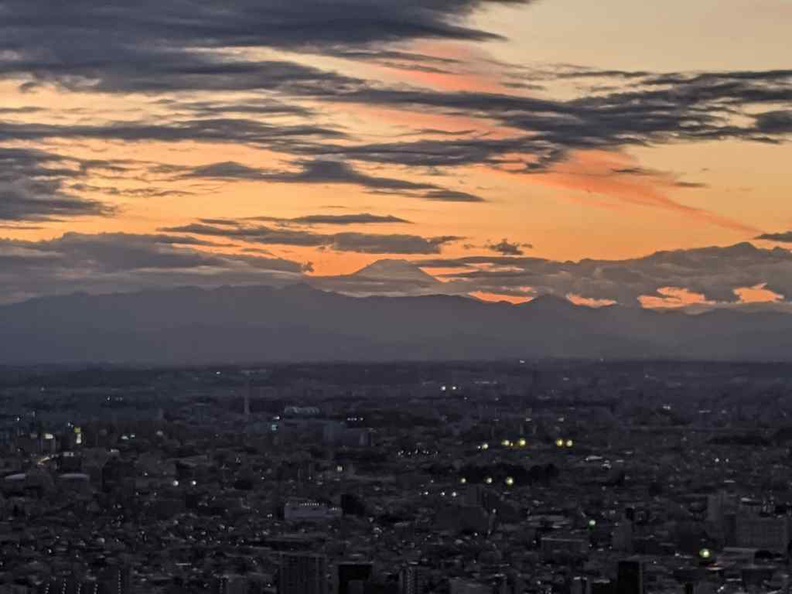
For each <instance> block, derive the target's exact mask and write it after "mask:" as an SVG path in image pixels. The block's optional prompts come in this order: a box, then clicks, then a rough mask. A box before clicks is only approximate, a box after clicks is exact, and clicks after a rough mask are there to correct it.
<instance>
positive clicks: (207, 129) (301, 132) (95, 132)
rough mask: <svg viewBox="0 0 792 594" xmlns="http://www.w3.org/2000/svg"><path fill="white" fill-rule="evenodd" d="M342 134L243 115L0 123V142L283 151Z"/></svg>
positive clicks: (335, 131) (341, 134)
mask: <svg viewBox="0 0 792 594" xmlns="http://www.w3.org/2000/svg"><path fill="white" fill-rule="evenodd" d="M343 136H344V134H343V133H341V132H339V131H337V130H333V129H330V128H324V127H321V126H313V125H294V126H289V125H284V126H276V125H272V124H267V123H263V122H259V121H255V120H248V119H242V118H217V119H189V120H175V121H170V122H168V121H163V122H161V123H152V122H146V121H140V122H116V123H112V122H111V123H108V124H104V125H85V124H81V125H55V124H29V123H11V122H3V123H2V127H1V128H0V141H3V140H4V141H10V140H30V141H35V140H49V139H53V138H59V139H75V138H79V139H95V140H118V141H124V142H144V141H152V142H214V143H240V144H249V145H254V146H263V147H270V148H282V149H284V150H285V149H288V148H289V147H290V145H292V144H294V143H295V142H298V141H300V140H303V139H320V138H324V139H337V138H340V137H343Z"/></svg>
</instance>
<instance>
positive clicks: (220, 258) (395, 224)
mask: <svg viewBox="0 0 792 594" xmlns="http://www.w3.org/2000/svg"><path fill="white" fill-rule="evenodd" d="M790 22H792V3H790V2H789V1H788V0H750V2H749V1H748V0H697V1H696V2H689V1H685V2H683V1H682V0H667V1H665V2H662V3H660V2H634V1H632V2H631V1H628V0H601V1H600V2H596V3H593V2H589V1H586V0H533V1H531V0H501V1H499V0H399V1H398V2H397V1H395V0H333V1H329V0H292V1H290V2H283V1H282V0H157V1H153V0H140V1H138V2H134V3H133V2H126V1H122V0H101V1H100V0H72V1H71V2H68V3H64V2H61V1H60V0H37V1H36V2H30V0H0V96H2V101H0V122H2V125H0V262H1V263H2V264H0V287H2V288H0V302H12V301H20V300H24V299H28V298H31V297H37V296H43V295H52V294H62V293H69V292H73V291H93V292H115V291H128V290H137V289H143V288H152V287H156V288H159V287H164V288H167V287H171V286H181V285H196V286H219V285H223V284H252V283H286V282H299V281H301V280H304V279H314V278H325V277H334V276H346V275H350V274H352V273H355V272H356V271H358V270H359V269H361V268H364V267H366V266H368V265H370V264H372V263H373V262H376V261H379V260H386V261H391V266H390V267H388V266H387V265H386V266H380V267H377V268H376V269H369V270H370V271H371V270H376V271H377V274H379V275H384V276H388V274H392V278H389V279H387V280H388V283H387V289H388V294H417V293H421V292H426V291H432V292H437V291H442V292H448V293H452V294H472V295H476V296H478V297H481V298H485V299H496V300H500V299H506V300H511V301H515V302H520V301H524V300H528V299H531V298H533V297H535V296H537V295H540V294H544V293H551V294H557V295H560V296H564V297H567V298H570V299H572V300H573V301H575V302H578V303H581V304H588V305H603V304H611V303H620V304H625V305H636V304H637V305H643V306H646V307H676V306H705V305H707V306H712V307H719V306H723V307H731V306H735V305H740V304H747V303H753V302H757V301H759V302H778V303H786V302H787V301H788V300H789V299H792V254H791V253H790V251H789V250H790V249H792V232H790V230H792V203H790V197H791V196H792V176H790V174H789V172H788V171H789V164H790V163H792V148H791V145H790V143H789V139H790V136H792V108H790V105H792V64H790V53H789V48H788V26H789V23H790ZM403 260H406V261H410V262H413V263H415V264H416V265H417V266H420V268H421V270H423V271H424V273H428V274H431V275H432V276H434V277H435V278H436V279H437V281H438V282H437V283H429V285H428V286H424V284H422V283H420V282H418V283H416V279H419V277H416V275H415V274H405V273H404V267H403V266H402V265H401V261H403ZM364 275H365V273H364ZM353 280H354V279H353ZM345 286H347V287H350V289H349V292H351V293H353V294H354V293H356V292H357V293H360V294H370V293H372V292H376V291H373V290H372V288H371V286H372V285H371V283H370V282H366V283H362V284H361V286H359V287H357V285H356V284H355V283H354V282H352V281H349V282H348V283H346V285H345ZM355 287H357V289H356V288H355Z"/></svg>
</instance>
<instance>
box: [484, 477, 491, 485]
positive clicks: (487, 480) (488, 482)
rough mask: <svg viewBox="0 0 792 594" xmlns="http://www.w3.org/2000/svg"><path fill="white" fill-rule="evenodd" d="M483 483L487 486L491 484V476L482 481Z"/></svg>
mask: <svg viewBox="0 0 792 594" xmlns="http://www.w3.org/2000/svg"><path fill="white" fill-rule="evenodd" d="M484 482H485V483H487V484H488V485H491V484H492V477H491V476H488V477H487V478H486V479H485V480H484Z"/></svg>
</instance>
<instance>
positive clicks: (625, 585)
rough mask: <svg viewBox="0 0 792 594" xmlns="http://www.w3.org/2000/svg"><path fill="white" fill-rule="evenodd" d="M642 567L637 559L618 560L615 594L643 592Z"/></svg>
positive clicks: (641, 563)
mask: <svg viewBox="0 0 792 594" xmlns="http://www.w3.org/2000/svg"><path fill="white" fill-rule="evenodd" d="M643 592H644V568H643V562H642V561H640V560H638V559H628V560H624V561H619V566H618V570H617V575H616V594H643Z"/></svg>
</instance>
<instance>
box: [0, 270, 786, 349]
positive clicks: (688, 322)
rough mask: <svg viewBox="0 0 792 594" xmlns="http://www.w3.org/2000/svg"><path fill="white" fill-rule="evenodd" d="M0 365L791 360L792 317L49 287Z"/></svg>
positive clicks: (3, 320)
mask: <svg viewBox="0 0 792 594" xmlns="http://www.w3.org/2000/svg"><path fill="white" fill-rule="evenodd" d="M0 337H2V338H1V339H0V364H32V363H85V362H108V363H160V364H176V363H180V364H200V363H221V362H228V363H243V362H266V361H273V362H275V361H316V360H327V361H331V360H351V361H372V360H441V359H458V360H463V359H502V358H535V357H571V358H577V357H579V358H609V359H642V358H646V359H658V358H667V359H708V360H761V361H765V360H787V361H789V360H792V315H789V314H785V313H780V312H772V311H770V312H751V313H744V312H739V311H727V310H722V311H713V312H710V313H704V314H700V315H695V316H694V315H688V314H685V313H681V312H657V311H648V310H642V309H639V308H623V307H617V306H612V307H606V308H601V309H591V308H588V307H580V306H575V305H573V304H572V303H570V302H568V301H567V300H565V299H560V298H555V297H543V298H539V299H536V300H534V301H533V302H530V303H527V304H524V305H510V304H508V303H484V302H481V301H478V300H475V299H472V298H469V297H462V296H448V295H429V296H420V297H365V298H361V297H351V296H346V295H341V294H338V293H331V292H325V291H321V290H319V289H317V288H315V287H310V286H308V285H305V284H301V285H293V286H289V287H285V288H272V287H264V286H256V287H225V288H220V289H198V288H180V289H172V290H162V291H144V292H139V293H127V294H115V295H84V294H75V295H70V296H61V297H46V298H40V299H35V300H31V301H27V302H24V303H17V304H12V305H6V306H2V307H0Z"/></svg>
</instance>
